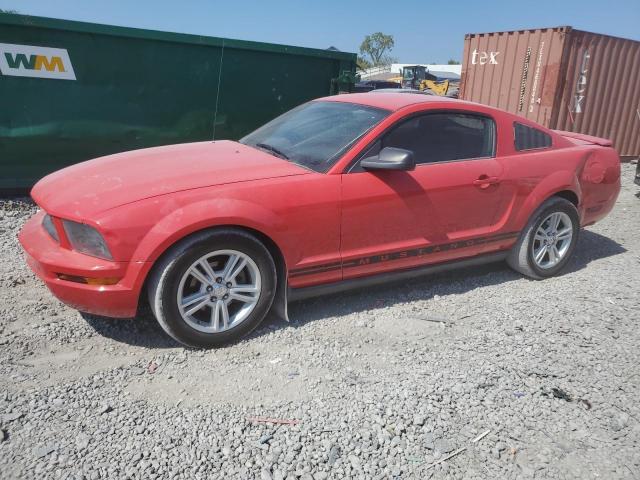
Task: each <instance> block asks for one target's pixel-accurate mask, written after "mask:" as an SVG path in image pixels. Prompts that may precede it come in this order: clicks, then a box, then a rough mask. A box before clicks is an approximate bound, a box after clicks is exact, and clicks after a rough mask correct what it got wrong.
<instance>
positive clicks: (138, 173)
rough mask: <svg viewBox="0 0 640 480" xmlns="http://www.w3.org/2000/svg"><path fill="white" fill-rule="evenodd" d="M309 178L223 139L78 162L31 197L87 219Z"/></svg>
mask: <svg viewBox="0 0 640 480" xmlns="http://www.w3.org/2000/svg"><path fill="white" fill-rule="evenodd" d="M308 173H309V171H308V170H305V169H304V168H302V167H299V166H297V165H295V164H293V163H290V162H287V161H286V160H282V159H280V158H277V157H274V156H273V155H271V154H269V153H266V152H263V151H261V150H258V149H255V148H252V147H248V146H246V145H242V144H241V143H237V142H232V141H228V140H223V141H217V142H199V143H188V144H181V145H170V146H167V147H156V148H148V149H143V150H134V151H131V152H125V153H119V154H116V155H109V156H108V157H101V158H96V159H95V160H89V161H87V162H83V163H78V164H76V165H73V166H71V167H67V168H64V169H62V170H59V171H57V172H55V173H52V174H51V175H48V176H46V177H45V178H43V179H42V180H40V181H39V182H38V183H37V184H36V185H35V186H34V187H33V190H32V191H31V196H32V197H33V199H34V200H35V202H36V203H37V204H38V205H40V206H41V207H42V208H44V209H45V210H46V211H47V212H49V213H51V214H53V215H56V216H67V217H68V218H75V219H83V218H86V217H87V216H90V215H91V214H93V213H98V212H102V211H105V210H108V209H110V208H114V207H117V206H120V205H124V204H126V203H131V202H135V201H137V200H143V199H145V198H150V197H155V196H158V195H164V194H167V193H172V192H179V191H182V190H190V189H194V188H201V187H209V186H214V185H223V184H228V183H237V182H247V181H251V180H260V179H267V178H276V177H286V176H291V175H304V174H308Z"/></svg>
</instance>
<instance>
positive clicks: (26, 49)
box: [0, 43, 76, 80]
mask: <svg viewBox="0 0 640 480" xmlns="http://www.w3.org/2000/svg"><path fill="white" fill-rule="evenodd" d="M0 73H2V74H3V75H12V76H16V77H40V78H57V79H61V80H75V79H76V75H75V72H74V71H73V66H72V65H71V60H70V59H69V54H68V53H67V51H66V50H65V49H63V48H48V47H34V46H31V45H12V44H9V43H0Z"/></svg>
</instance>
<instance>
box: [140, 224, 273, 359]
mask: <svg viewBox="0 0 640 480" xmlns="http://www.w3.org/2000/svg"><path fill="white" fill-rule="evenodd" d="M275 287H276V268H275V265H274V262H273V259H272V258H271V255H270V254H269V251H268V250H267V248H266V247H265V246H264V245H263V244H262V243H261V242H260V241H259V240H258V239H257V238H255V237H254V236H253V235H250V234H248V233H246V232H243V231H241V230H232V229H223V230H213V231H207V232H201V233H198V234H195V235H193V236H191V237H189V238H187V239H186V240H184V241H182V242H181V243H179V244H178V245H176V246H175V247H173V248H172V249H171V250H169V252H167V253H166V254H165V255H164V256H163V258H162V259H161V260H160V261H159V263H158V264H157V265H156V266H155V267H154V270H153V272H152V274H151V277H150V280H149V287H148V295H149V303H150V305H151V309H152V310H153V313H154V314H155V316H156V318H157V319H158V322H159V323H160V325H161V326H162V328H163V329H164V330H165V331H166V332H167V333H168V334H169V335H170V336H171V337H173V338H174V339H175V340H177V341H178V342H180V343H183V344H185V345H188V346H191V347H198V348H212V347H217V346H220V345H223V344H225V343H229V342H231V341H234V340H237V339H238V338H240V337H242V336H243V335H246V334H247V333H249V332H250V331H251V330H253V329H254V328H255V327H257V326H258V324H259V323H260V322H261V321H262V319H263V318H264V316H265V315H266V313H267V311H268V310H269V308H270V307H271V303H272V302H273V297H274V294H275Z"/></svg>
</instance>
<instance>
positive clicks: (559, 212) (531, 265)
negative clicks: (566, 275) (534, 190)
mask: <svg viewBox="0 0 640 480" xmlns="http://www.w3.org/2000/svg"><path fill="white" fill-rule="evenodd" d="M557 218H558V219H560V220H559V222H560V223H559V224H558V227H557V228H556V230H555V232H558V233H562V232H565V231H568V230H569V229H570V232H571V237H570V239H568V240H563V241H561V240H560V238H561V236H560V235H557V234H553V235H547V234H543V235H541V231H542V230H545V229H546V230H548V231H551V233H553V231H554V230H553V228H550V227H551V226H552V224H551V223H549V222H553V221H555V219H557ZM567 223H570V226H569V225H566V224H567ZM541 229H542V230H541ZM579 231H580V216H579V215H578V210H577V209H576V207H575V205H573V203H571V202H570V201H568V200H566V199H564V198H561V197H551V198H550V199H548V200H547V201H545V202H544V203H543V204H542V205H541V206H540V207H539V208H538V209H537V210H536V211H535V213H534V214H533V215H532V216H531V219H530V220H529V223H527V226H526V227H525V228H524V230H523V232H522V234H521V235H520V237H519V238H518V241H517V243H516V244H515V245H514V246H513V248H512V249H511V251H510V252H509V256H508V257H507V263H508V264H509V266H510V267H511V268H513V269H514V270H516V271H517V272H520V273H522V274H523V275H526V276H527V277H530V278H534V279H536V280H541V279H543V278H548V277H552V276H554V275H556V274H558V272H560V271H561V270H562V269H563V268H564V267H565V266H566V265H567V263H568V262H569V260H570V259H571V256H572V255H573V251H574V249H575V246H576V243H577V241H578V234H579ZM536 234H538V236H536ZM564 236H566V235H564ZM540 238H545V240H540ZM565 241H566V244H565V243H564V242H565ZM545 242H551V244H550V245H547V244H546V243H545ZM545 246H546V252H547V253H544V254H543V255H542V257H541V260H540V261H537V260H536V258H535V257H536V253H542V250H544V249H545V248H544V247H545ZM551 247H555V250H553V249H552V248H551ZM550 249H551V251H550ZM560 252H561V253H562V255H561V256H560V255H556V253H560ZM553 257H558V258H559V259H557V258H556V263H553Z"/></svg>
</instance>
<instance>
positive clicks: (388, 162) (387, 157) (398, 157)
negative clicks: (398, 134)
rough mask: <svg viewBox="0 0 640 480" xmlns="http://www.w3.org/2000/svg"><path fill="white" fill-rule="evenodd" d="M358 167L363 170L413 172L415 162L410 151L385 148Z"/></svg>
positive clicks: (364, 160)
mask: <svg viewBox="0 0 640 480" xmlns="http://www.w3.org/2000/svg"><path fill="white" fill-rule="evenodd" d="M360 166H361V167H362V168H364V169H365V170H413V169H415V168H416V162H415V160H414V159H413V152H412V151H411V150H405V149H403V148H394V147H386V148H383V149H382V150H381V151H380V153H379V154H378V155H374V156H373V157H367V158H365V159H363V160H362V161H361V162H360Z"/></svg>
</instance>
